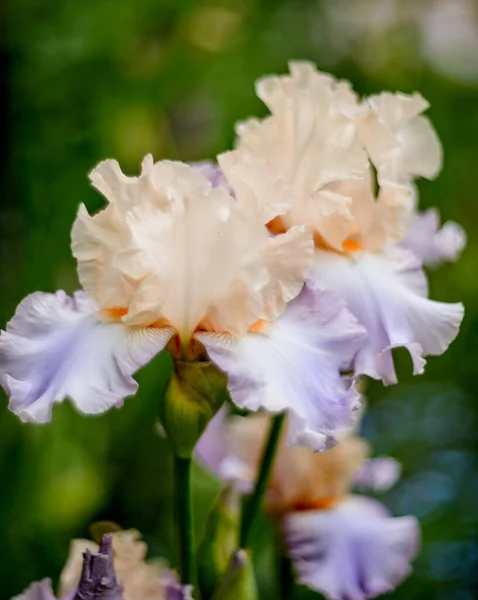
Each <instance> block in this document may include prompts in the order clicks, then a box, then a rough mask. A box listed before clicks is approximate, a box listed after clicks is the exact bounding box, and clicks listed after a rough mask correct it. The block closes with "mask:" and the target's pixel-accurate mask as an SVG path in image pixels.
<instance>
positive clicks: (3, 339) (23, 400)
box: [0, 291, 173, 423]
mask: <svg viewBox="0 0 478 600" xmlns="http://www.w3.org/2000/svg"><path fill="white" fill-rule="evenodd" d="M172 333H173V332H172V330H171V329H169V328H162V329H161V328H155V327H150V328H126V327H125V326H124V325H123V324H122V323H120V322H118V321H116V320H114V319H112V318H111V317H110V316H109V315H103V314H102V313H99V312H97V309H96V306H95V304H94V303H93V302H92V301H91V300H90V299H89V298H88V297H87V296H86V295H85V294H84V293H82V292H77V293H76V294H75V295H74V297H73V298H70V297H69V296H67V295H66V294H65V292H63V291H58V292H56V293H55V294H44V293H41V292H36V293H34V294H31V295H30V296H27V297H26V298H25V299H24V300H23V301H22V302H21V303H20V305H19V306H18V308H17V311H16V313H15V316H14V317H13V319H12V320H11V321H10V322H9V323H8V325H7V329H6V331H3V332H2V334H1V335H0V383H1V384H2V386H3V388H4V389H5V390H6V392H7V394H8V395H9V396H10V403H9V408H10V410H11V411H13V412H14V413H15V414H17V415H18V416H19V417H20V418H21V419H22V420H23V421H31V422H37V423H41V422H46V421H49V420H50V419H51V415H52V408H53V404H54V403H55V402H61V401H62V400H64V399H65V398H66V397H70V398H71V400H72V401H73V403H74V405H75V406H76V408H77V409H78V410H79V411H80V412H82V413H87V414H97V413H102V412H104V411H105V410H108V409H109V408H111V407H112V406H121V404H122V402H123V399H124V398H125V397H126V396H130V395H132V394H134V393H135V392H136V390H137V387H138V384H137V383H136V381H135V380H134V379H133V378H132V375H133V373H134V372H135V371H137V370H138V369H139V368H140V367H142V366H143V365H145V364H146V363H147V362H148V361H149V360H151V359H152V358H153V357H154V356H155V355H156V354H157V353H158V352H160V351H161V350H162V349H163V348H164V346H165V345H166V343H167V342H168V340H169V338H170V337H171V335H172Z"/></svg>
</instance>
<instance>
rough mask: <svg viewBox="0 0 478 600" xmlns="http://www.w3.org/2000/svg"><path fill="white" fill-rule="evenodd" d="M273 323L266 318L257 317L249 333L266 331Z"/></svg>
mask: <svg viewBox="0 0 478 600" xmlns="http://www.w3.org/2000/svg"><path fill="white" fill-rule="evenodd" d="M271 325H272V323H271V322H270V321H267V320H266V319H257V321H254V323H253V324H252V325H251V326H250V327H249V333H265V332H266V331H267V330H268V329H269V328H270V326H271Z"/></svg>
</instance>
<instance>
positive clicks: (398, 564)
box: [284, 496, 420, 600]
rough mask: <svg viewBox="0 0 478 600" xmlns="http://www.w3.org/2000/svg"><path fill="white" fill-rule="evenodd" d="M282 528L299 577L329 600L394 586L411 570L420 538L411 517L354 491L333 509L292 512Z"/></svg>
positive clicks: (351, 599) (357, 598)
mask: <svg viewBox="0 0 478 600" xmlns="http://www.w3.org/2000/svg"><path fill="white" fill-rule="evenodd" d="M284 528H285V535H286V543H287V546H288V550H289V553H290V556H291V558H292V561H293V564H294V568H295V570H296V572H297V575H298V579H299V581H300V582H301V583H303V584H304V585H306V586H308V587H309V588H311V589H313V590H316V591H319V592H321V593H323V594H324V595H325V596H326V597H327V598H329V599H330V600H365V599H366V598H373V597H375V596H378V595H380V594H383V593H385V592H388V591H390V590H393V589H394V588H395V587H396V586H397V585H398V584H399V583H400V582H401V581H402V580H403V579H404V578H405V577H407V576H408V575H409V574H410V571H411V565H410V562H411V560H412V559H413V558H414V556H415V555H416V553H417V550H418V545H419V539H420V534H419V525H418V522H417V520H416V519H415V518H414V517H399V518H392V517H390V516H389V515H388V513H387V510H386V509H385V507H384V506H383V505H381V504H380V503H378V502H376V501H375V500H372V499H370V498H364V497H358V496H357V497H353V496H352V497H349V498H348V499H347V500H345V501H344V502H342V503H340V504H339V505H338V506H337V507H336V508H334V509H330V510H320V511H307V512H296V513H291V514H290V515H288V516H287V517H286V520H285V525H284Z"/></svg>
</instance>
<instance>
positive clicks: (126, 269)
mask: <svg viewBox="0 0 478 600" xmlns="http://www.w3.org/2000/svg"><path fill="white" fill-rule="evenodd" d="M203 170H204V168H203V166H199V167H198V166H196V167H195V168H193V167H191V166H188V165H185V164H182V163H177V162H168V161H162V162H157V163H153V159H152V158H151V157H150V156H147V157H146V158H145V160H144V161H143V165H142V171H141V174H140V176H139V177H127V176H125V175H124V174H123V173H122V172H121V170H120V167H119V165H118V163H117V162H116V161H113V160H108V161H105V162H103V163H101V164H100V165H99V166H98V167H96V169H94V171H93V172H92V173H91V175H90V178H91V181H92V183H93V185H94V186H95V187H96V188H97V189H98V190H99V191H100V192H101V193H102V194H103V195H104V196H105V197H106V199H107V201H108V204H107V206H106V208H104V209H103V210H102V211H100V212H99V213H98V214H96V215H94V216H90V215H89V214H88V212H87V210H86V208H85V207H84V206H81V207H80V209H79V212H78V216H77V218H76V221H75V223H74V225H73V229H72V250H73V254H74V256H75V257H76V259H77V261H78V275H79V279H80V282H81V284H82V286H83V291H80V292H76V293H75V294H74V295H73V297H69V296H68V295H67V294H66V293H65V292H63V291H58V292H56V293H54V294H49V293H41V292H36V293H34V294H31V295H30V296H28V297H27V298H25V299H24V300H23V301H22V302H21V304H20V305H19V306H18V308H17V311H16V314H15V316H14V317H13V319H12V320H11V321H10V322H9V323H8V325H7V328H6V331H5V332H3V333H2V335H1V336H0V381H1V383H2V385H3V387H4V388H5V390H6V391H7V394H8V395H9V396H10V404H9V408H10V409H11V410H12V411H13V412H14V413H16V414H17V415H19V417H20V418H21V419H22V420H24V421H32V422H45V421H49V420H50V419H51V416H52V407H53V404H54V403H55V402H60V401H62V400H63V399H64V398H65V397H67V396H68V397H70V398H71V400H72V401H73V403H74V405H75V406H76V408H77V409H78V410H79V411H80V412H82V413H87V414H97V413H102V412H104V411H106V410H107V409H109V408H111V407H114V406H116V407H119V406H121V405H122V403H123V399H124V398H125V397H126V396H129V395H132V394H134V393H135V392H136V389H137V383H136V381H135V380H134V379H133V378H132V375H133V373H134V372H135V371H137V370H138V369H139V368H140V367H142V366H143V365H144V364H146V363H147V362H148V361H150V360H151V359H152V358H153V357H154V356H155V355H156V354H158V353H159V352H160V351H162V350H163V349H164V348H167V349H168V350H169V352H170V353H171V355H172V356H173V357H174V358H176V359H179V360H183V361H195V360H202V359H206V360H207V359H210V360H212V361H214V362H215V363H216V365H217V366H219V368H220V369H222V370H223V371H225V372H226V373H227V374H228V387H229V391H230V394H231V397H232V399H233V400H234V401H235V402H236V404H237V405H238V406H239V407H241V408H245V409H250V410H258V409H259V408H264V409H266V410H270V411H272V412H280V411H283V410H290V411H291V419H290V422H291V428H290V439H291V441H292V442H293V443H311V444H312V445H314V446H315V447H317V448H320V447H322V446H324V445H326V444H327V443H328V441H329V440H330V439H331V437H333V435H334V432H335V431H336V430H340V429H342V428H344V427H347V426H348V425H349V424H350V423H349V421H350V419H351V418H352V416H351V410H352V409H353V408H354V407H355V405H356V400H357V396H356V393H355V392H354V390H353V389H352V388H351V387H350V384H348V383H347V382H346V381H345V380H344V379H343V378H342V377H341V372H340V370H341V369H343V368H349V367H350V364H351V362H352V360H353V358H354V356H355V354H356V353H357V352H358V350H359V348H360V345H361V343H362V341H363V338H364V335H365V332H364V330H363V328H362V327H361V326H360V325H359V324H358V323H357V321H356V319H355V318H354V317H353V316H352V315H351V314H350V313H349V312H348V311H347V310H346V309H345V307H344V305H343V302H341V301H340V300H339V299H338V298H337V297H336V296H335V295H334V294H333V293H330V292H322V291H321V290H319V289H317V287H316V286H315V285H314V284H311V285H306V286H304V279H305V274H306V272H307V271H308V270H309V269H310V266H311V262H312V260H313V242H312V238H311V234H310V232H308V231H307V229H306V228H305V227H304V226H297V227H291V228H290V229H289V230H288V231H287V233H284V234H283V235H277V236H271V235H270V233H269V231H268V229H267V228H266V226H265V224H266V223H267V222H268V221H270V220H271V219H273V218H275V216H276V215H277V214H278V211H280V210H282V207H283V202H284V200H283V198H281V197H280V196H274V193H273V192H274V190H273V189H271V188H270V187H269V186H268V185H263V186H262V187H260V189H257V190H256V191H255V193H254V196H253V197H254V199H255V198H257V197H260V198H261V207H262V208H261V213H259V212H257V211H255V210H250V209H249V204H250V202H251V195H250V191H249V190H247V189H245V190H244V191H243V192H242V193H241V192H236V197H235V198H233V197H232V196H231V195H230V194H229V193H228V191H227V190H226V189H225V188H224V187H214V186H212V185H211V183H210V182H209V181H208V179H207V178H206V177H205V176H204V175H203V174H202V171H203ZM263 183H265V182H263ZM261 194H262V195H261Z"/></svg>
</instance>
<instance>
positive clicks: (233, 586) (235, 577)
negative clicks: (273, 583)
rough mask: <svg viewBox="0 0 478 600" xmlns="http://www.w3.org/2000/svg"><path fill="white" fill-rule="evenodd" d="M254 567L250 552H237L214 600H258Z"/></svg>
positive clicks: (218, 587) (215, 593)
mask: <svg viewBox="0 0 478 600" xmlns="http://www.w3.org/2000/svg"><path fill="white" fill-rule="evenodd" d="M258 599H259V595H258V592H257V586H256V578H255V575H254V567H253V565H252V560H251V557H250V554H249V552H246V550H237V552H235V553H234V554H233V556H232V558H231V561H230V563H229V567H228V569H227V571H226V574H225V575H224V577H223V578H222V579H221V581H220V582H219V584H218V586H217V588H216V591H215V592H214V595H213V597H212V600H258Z"/></svg>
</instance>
